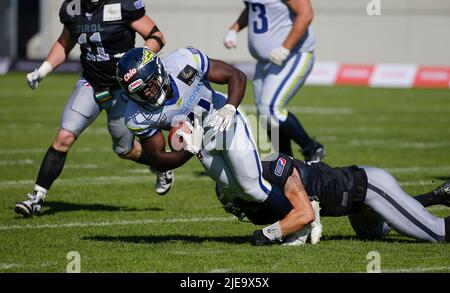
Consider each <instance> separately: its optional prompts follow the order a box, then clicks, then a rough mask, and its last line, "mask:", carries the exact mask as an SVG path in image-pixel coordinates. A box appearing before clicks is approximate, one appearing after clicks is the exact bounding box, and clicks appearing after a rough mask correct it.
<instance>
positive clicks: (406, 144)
mask: <svg viewBox="0 0 450 293" xmlns="http://www.w3.org/2000/svg"><path fill="white" fill-rule="evenodd" d="M348 144H349V145H353V146H376V147H381V148H389V149H392V148H407V149H437V148H443V147H448V146H450V142H445V141H444V142H414V141H399V140H393V139H361V140H359V139H355V140H351V141H349V142H348Z"/></svg>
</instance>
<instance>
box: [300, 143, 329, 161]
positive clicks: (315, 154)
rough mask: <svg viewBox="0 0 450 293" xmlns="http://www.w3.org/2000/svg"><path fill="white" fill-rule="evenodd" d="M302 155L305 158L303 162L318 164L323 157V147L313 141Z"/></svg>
mask: <svg viewBox="0 0 450 293" xmlns="http://www.w3.org/2000/svg"><path fill="white" fill-rule="evenodd" d="M302 154H303V156H304V157H305V162H310V161H314V162H320V161H322V160H323V158H324V157H325V147H324V146H323V145H322V144H320V143H318V142H317V141H315V140H313V145H312V146H309V147H307V148H305V149H303V151H302Z"/></svg>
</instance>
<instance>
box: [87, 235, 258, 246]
mask: <svg viewBox="0 0 450 293" xmlns="http://www.w3.org/2000/svg"><path fill="white" fill-rule="evenodd" d="M82 239H83V240H90V241H106V242H126V243H136V244H165V243H169V242H178V241H182V242H187V243H203V242H222V243H229V244H242V243H250V239H251V237H250V236H193V235H150V236H107V235H97V236H89V237H83V238H82Z"/></svg>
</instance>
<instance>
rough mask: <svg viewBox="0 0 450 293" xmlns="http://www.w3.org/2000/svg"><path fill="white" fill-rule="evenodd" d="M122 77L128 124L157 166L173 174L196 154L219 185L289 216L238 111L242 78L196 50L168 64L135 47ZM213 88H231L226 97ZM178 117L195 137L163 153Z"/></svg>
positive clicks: (122, 67)
mask: <svg viewBox="0 0 450 293" xmlns="http://www.w3.org/2000/svg"><path fill="white" fill-rule="evenodd" d="M129 72H134V74H133V77H132V78H127V74H128V73H129ZM117 78H118V79H119V80H120V83H121V85H122V87H123V88H124V89H126V91H127V95H128V96H129V97H130V101H129V102H128V105H127V109H126V111H125V121H126V125H127V126H128V128H129V129H130V130H132V131H133V132H134V133H135V134H136V135H137V136H139V137H140V138H141V142H142V149H143V150H144V153H145V155H146V156H147V157H148V158H149V161H150V162H151V166H152V167H154V168H156V169H158V170H160V171H165V170H172V169H175V168H178V167H180V166H182V165H183V164H184V163H185V162H186V161H188V160H189V159H190V158H191V157H192V156H193V155H196V156H197V157H198V159H199V160H200V163H201V164H202V165H203V167H204V168H205V171H206V172H207V173H208V175H209V176H210V177H211V178H212V179H213V180H214V181H215V182H217V183H219V184H220V185H222V186H226V187H228V188H231V189H233V190H235V192H236V194H239V196H240V197H241V198H242V199H244V200H246V201H249V202H258V203H261V204H262V205H264V206H265V205H267V206H269V207H270V211H272V212H273V213H274V214H275V215H279V214H284V213H285V211H286V209H287V208H288V206H289V202H288V201H287V200H286V198H285V196H283V194H282V193H283V192H282V190H281V189H280V188H278V187H277V186H272V185H271V184H270V183H268V182H267V181H265V180H264V179H263V177H262V168H261V160H260V157H259V153H258V150H257V149H256V147H255V146H256V144H255V142H254V140H253V137H252V135H251V131H250V129H249V125H248V123H247V121H246V117H245V115H244V114H243V113H242V112H241V111H240V110H239V109H237V107H238V106H239V105H240V104H241V102H242V99H243V98H244V94H245V88H246V84H247V78H246V76H245V74H244V73H243V72H241V71H240V70H238V69H236V68H234V67H233V66H231V65H229V64H227V63H225V62H223V61H220V60H215V59H210V58H208V56H207V55H206V54H205V53H203V52H202V51H200V50H198V49H196V48H193V47H187V48H181V49H178V50H175V51H174V52H172V53H171V54H169V55H168V56H167V57H165V58H164V59H161V58H159V57H158V56H156V54H154V53H153V52H152V51H150V50H148V49H146V48H136V49H132V50H130V51H129V52H128V53H127V54H125V56H124V57H122V59H121V60H120V61H119V63H118V65H117ZM210 82H213V83H216V84H223V85H226V86H227V87H228V96H227V95H224V94H222V93H220V92H217V91H215V90H214V89H213V88H212V87H211V85H210ZM179 119H183V120H184V121H183V123H186V124H188V125H189V124H191V123H193V125H191V127H190V129H191V132H192V133H191V134H192V136H191V134H189V135H188V134H187V133H183V132H181V133H179V135H181V136H183V135H185V134H186V135H187V136H186V137H183V149H182V150H180V151H172V152H166V150H165V140H164V136H163V135H162V134H161V130H162V129H170V128H171V127H172V126H175V125H177V121H179ZM203 127H204V130H203ZM177 132H178V131H177ZM243 162H245V164H243ZM238 191H239V192H238Z"/></svg>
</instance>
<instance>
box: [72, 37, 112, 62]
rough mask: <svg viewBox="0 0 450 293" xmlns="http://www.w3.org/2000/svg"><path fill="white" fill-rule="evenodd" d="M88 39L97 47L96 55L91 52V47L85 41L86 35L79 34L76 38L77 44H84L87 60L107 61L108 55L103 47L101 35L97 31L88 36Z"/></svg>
mask: <svg viewBox="0 0 450 293" xmlns="http://www.w3.org/2000/svg"><path fill="white" fill-rule="evenodd" d="M89 41H90V42H91V43H92V44H94V45H95V46H96V47H97V55H94V54H93V53H92V48H91V46H90V45H89V43H88V41H87V35H86V34H84V33H83V34H81V35H80V37H79V38H78V44H80V46H84V47H85V48H86V50H87V60H89V61H108V60H109V55H108V54H106V52H105V48H103V44H102V37H101V35H100V33H99V32H96V33H93V34H92V35H91V37H90V38H89Z"/></svg>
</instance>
